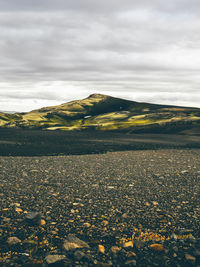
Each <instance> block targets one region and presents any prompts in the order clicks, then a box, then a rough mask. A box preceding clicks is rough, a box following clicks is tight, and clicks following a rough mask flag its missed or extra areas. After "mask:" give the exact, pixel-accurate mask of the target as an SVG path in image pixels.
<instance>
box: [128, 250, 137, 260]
mask: <svg viewBox="0 0 200 267" xmlns="http://www.w3.org/2000/svg"><path fill="white" fill-rule="evenodd" d="M126 256H127V257H128V258H131V257H136V254H135V252H133V251H128V252H127V254H126Z"/></svg>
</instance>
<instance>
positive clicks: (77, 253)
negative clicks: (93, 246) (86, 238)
mask: <svg viewBox="0 0 200 267" xmlns="http://www.w3.org/2000/svg"><path fill="white" fill-rule="evenodd" d="M74 257H75V258H76V259H77V260H78V261H80V260H81V259H82V258H84V257H85V253H84V252H82V251H80V250H77V251H75V252H74Z"/></svg>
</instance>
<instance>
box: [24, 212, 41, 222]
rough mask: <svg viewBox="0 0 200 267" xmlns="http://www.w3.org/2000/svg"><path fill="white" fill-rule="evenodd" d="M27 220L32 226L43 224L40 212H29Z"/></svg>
mask: <svg viewBox="0 0 200 267" xmlns="http://www.w3.org/2000/svg"><path fill="white" fill-rule="evenodd" d="M25 220H26V222H27V223H29V224H32V225H37V224H38V225H39V224H40V222H41V214H40V213H39V212H27V214H26V217H25Z"/></svg>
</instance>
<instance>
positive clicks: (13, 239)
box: [7, 236, 21, 245]
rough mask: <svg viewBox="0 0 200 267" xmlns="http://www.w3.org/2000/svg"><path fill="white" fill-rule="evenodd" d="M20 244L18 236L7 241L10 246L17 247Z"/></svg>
mask: <svg viewBox="0 0 200 267" xmlns="http://www.w3.org/2000/svg"><path fill="white" fill-rule="evenodd" d="M20 242H21V240H20V239H19V238H17V237H16V236H11V237H9V238H8V239H7V243H8V245H16V244H18V243H20Z"/></svg>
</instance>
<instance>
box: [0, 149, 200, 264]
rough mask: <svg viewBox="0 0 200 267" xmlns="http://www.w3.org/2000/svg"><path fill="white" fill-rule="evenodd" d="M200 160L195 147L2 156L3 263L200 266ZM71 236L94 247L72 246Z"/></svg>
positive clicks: (0, 237)
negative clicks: (68, 246)
mask: <svg viewBox="0 0 200 267" xmlns="http://www.w3.org/2000/svg"><path fill="white" fill-rule="evenodd" d="M199 163H200V150H198V149H185V150H184V149H179V150H175V149H171V150H170V149H169V150H167V149H165V150H162V149H160V150H157V151H156V150H143V151H139V150H138V151H124V152H109V153H106V154H98V155H97V154H93V155H79V156H78V155H74V156H73V155H72V156H54V157H53V156H44V157H0V168H1V172H0V197H1V198H0V203H1V205H0V208H1V211H0V251H1V254H0V262H1V266H46V265H47V262H49V263H50V259H51V257H50V258H48V257H47V258H46V259H45V257H46V256H48V255H54V257H53V259H54V260H55V264H54V266H59V265H58V264H60V266H181V267H182V266H198V265H200V261H199V256H200V248H199V246H200V235H199V223H200V219H199V215H200V214H199V208H200V202H199V198H198V197H199V195H198V194H199V178H200V164H199ZM32 211H36V212H38V213H39V215H38V214H37V216H36V220H35V221H34V220H32V221H31V219H30V218H29V220H28V219H27V214H28V212H32ZM40 215H41V219H42V220H40V218H39V216H40ZM29 217H30V214H29ZM38 218H39V219H38ZM37 219H38V220H37ZM68 234H75V235H76V237H78V238H80V239H81V240H83V241H85V242H87V244H88V246H89V247H90V248H86V247H85V248H76V249H70V250H69V251H67V250H66V249H65V248H64V247H63V243H64V241H65V240H66V239H67V238H69V236H68ZM9 237H17V238H18V239H19V240H16V239H15V241H13V243H16V244H11V243H12V242H11V241H9V240H8V238H9ZM132 241H133V242H132ZM153 244H154V245H153ZM155 244H157V245H155ZM132 246H133V247H132ZM113 247H115V248H113ZM116 247H117V248H116ZM104 249H105V251H104ZM55 255H62V257H63V258H64V256H65V259H63V260H60V261H58V256H55ZM56 257H57V258H56ZM54 260H53V261H54ZM52 266H53V265H52Z"/></svg>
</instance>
